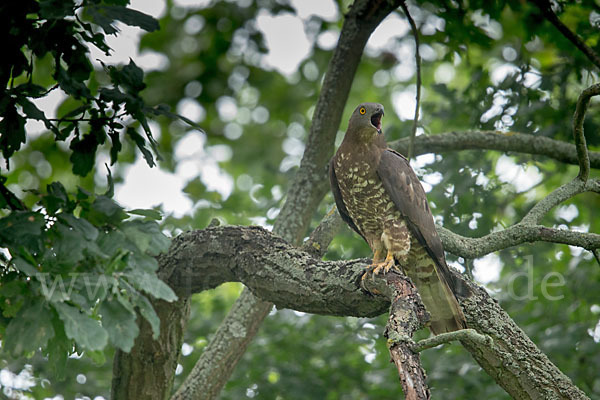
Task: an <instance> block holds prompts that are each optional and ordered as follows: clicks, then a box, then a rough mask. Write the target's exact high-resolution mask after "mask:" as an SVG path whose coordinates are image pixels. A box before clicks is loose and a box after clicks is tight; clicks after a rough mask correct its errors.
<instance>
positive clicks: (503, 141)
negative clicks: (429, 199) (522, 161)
mask: <svg viewBox="0 0 600 400" xmlns="http://www.w3.org/2000/svg"><path fill="white" fill-rule="evenodd" d="M409 140H410V139H409V138H403V139H399V140H395V141H393V142H390V143H389V146H390V147H391V148H392V149H394V150H397V151H399V152H400V153H402V154H407V152H408V145H409ZM458 150H486V151H487V150H497V151H502V152H505V153H510V152H512V153H522V154H533V155H540V156H545V157H548V158H551V159H554V160H556V161H560V162H563V163H567V164H574V165H578V164H579V159H578V158H577V149H576V147H575V145H573V144H571V143H567V142H563V141H560V140H554V139H550V138H547V137H543V136H536V135H530V134H526V133H516V132H508V133H503V132H497V131H466V132H447V133H440V134H437V135H421V136H417V137H416V139H415V150H414V155H415V156H418V155H421V154H427V153H437V154H444V153H448V152H452V151H458ZM589 158H590V165H591V167H592V168H600V152H598V151H591V152H589Z"/></svg>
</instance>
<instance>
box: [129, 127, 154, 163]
mask: <svg viewBox="0 0 600 400" xmlns="http://www.w3.org/2000/svg"><path fill="white" fill-rule="evenodd" d="M126 132H127V134H128V135H129V136H130V137H131V139H132V140H133V142H134V143H135V144H136V146H137V147H138V149H139V150H140V151H141V152H142V155H143V156H144V159H145V160H146V163H147V164H148V166H150V167H154V166H155V165H156V163H155V162H154V157H153V156H152V153H151V152H150V150H148V149H147V148H146V140H145V139H144V137H143V136H142V135H140V134H139V133H137V132H136V131H135V128H132V127H128V128H127V131H126Z"/></svg>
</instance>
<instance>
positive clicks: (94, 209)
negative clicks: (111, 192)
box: [86, 196, 127, 225]
mask: <svg viewBox="0 0 600 400" xmlns="http://www.w3.org/2000/svg"><path fill="white" fill-rule="evenodd" d="M86 218H87V219H88V220H89V221H90V222H91V223H93V224H95V225H104V224H107V223H108V224H114V225H116V224H119V223H120V222H121V221H122V220H124V219H125V218H127V214H126V213H125V211H123V207H121V206H120V205H118V204H117V203H116V202H115V201H114V200H112V199H110V198H109V197H106V196H98V197H96V199H95V200H94V202H93V203H92V206H91V208H90V210H89V214H88V215H87V216H86Z"/></svg>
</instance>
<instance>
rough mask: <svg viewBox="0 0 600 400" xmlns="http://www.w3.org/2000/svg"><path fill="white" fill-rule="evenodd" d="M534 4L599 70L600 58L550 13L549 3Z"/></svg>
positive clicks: (552, 12)
mask: <svg viewBox="0 0 600 400" xmlns="http://www.w3.org/2000/svg"><path fill="white" fill-rule="evenodd" d="M534 2H535V3H536V4H537V6H538V7H539V9H540V11H541V12H542V14H543V15H544V17H546V19H547V20H548V21H550V22H551V23H552V25H554V26H555V27H556V29H558V30H559V31H560V33H562V34H563V36H564V37H565V38H567V39H568V40H570V41H571V42H572V43H573V44H574V45H575V46H576V47H577V48H578V49H579V50H581V52H582V53H583V54H585V56H586V57H587V58H588V59H589V60H590V61H591V62H592V63H594V65H595V66H596V67H597V68H600V56H598V54H596V52H595V51H594V50H592V48H591V47H590V46H588V45H587V44H585V42H584V41H583V40H582V39H581V38H580V37H579V36H578V35H577V34H576V33H575V32H573V31H571V30H570V29H569V27H568V26H566V25H565V24H563V23H562V21H561V20H560V19H559V18H558V16H557V15H556V14H554V11H552V5H551V4H550V2H549V1H548V0H534Z"/></svg>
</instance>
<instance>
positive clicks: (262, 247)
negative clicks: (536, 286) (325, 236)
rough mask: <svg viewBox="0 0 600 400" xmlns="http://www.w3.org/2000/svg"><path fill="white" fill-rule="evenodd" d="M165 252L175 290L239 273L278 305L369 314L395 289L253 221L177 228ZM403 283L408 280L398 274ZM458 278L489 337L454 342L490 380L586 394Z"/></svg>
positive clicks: (357, 264)
mask: <svg viewBox="0 0 600 400" xmlns="http://www.w3.org/2000/svg"><path fill="white" fill-rule="evenodd" d="M165 258H166V259H169V260H173V261H172V263H173V264H172V265H171V266H170V267H173V268H169V269H170V270H171V271H172V272H173V273H172V275H171V276H169V277H166V280H167V282H168V283H169V284H170V285H171V286H172V287H174V288H176V289H177V291H178V292H181V291H183V292H186V291H189V290H191V291H193V292H195V291H200V290H204V289H207V288H211V287H216V286H218V285H219V284H221V283H223V282H225V281H238V282H239V281H241V282H243V283H244V284H245V285H246V286H247V287H249V288H250V289H251V290H252V292H253V293H254V294H255V295H256V296H257V297H260V298H262V299H264V300H266V301H269V302H273V303H275V304H276V305H277V306H278V307H280V308H291V309H295V310H299V311H304V312H310V313H317V314H327V315H352V316H374V315H378V314H382V313H385V312H387V311H388V307H389V305H390V301H391V300H392V299H394V295H395V294H396V293H397V291H395V289H394V288H390V285H388V284H386V281H385V280H384V279H381V278H377V279H375V281H374V282H372V283H371V282H368V284H369V285H371V284H372V285H374V286H373V287H369V288H368V289H369V291H372V289H373V288H376V289H377V291H378V292H380V293H381V294H380V295H372V294H370V293H367V292H365V291H364V290H362V289H361V288H360V277H361V276H362V274H363V272H364V267H365V266H366V262H365V261H366V260H351V261H333V262H324V261H321V260H319V259H316V258H314V257H312V256H311V255H309V254H308V253H306V252H303V251H301V250H299V249H297V248H295V247H293V246H291V245H289V244H288V243H287V242H285V241H284V240H282V239H280V238H278V237H276V236H274V235H272V234H271V233H269V232H268V231H266V230H264V229H262V228H258V227H233V226H232V227H214V228H208V229H205V230H203V231H194V232H189V233H185V234H183V235H181V236H179V237H178V238H177V239H176V240H175V241H174V242H173V245H172V247H171V249H170V251H169V253H168V254H167V255H166V256H165ZM398 279H403V278H402V277H398ZM457 279H460V277H457ZM403 284H407V285H409V284H410V283H409V281H407V280H406V281H405V282H404V283H403ZM464 284H466V285H468V287H469V289H470V290H469V292H470V294H469V296H468V297H466V298H459V302H460V304H461V306H462V308H463V311H464V314H465V317H466V319H467V324H468V326H469V327H470V328H472V329H475V330H476V331H477V332H479V333H480V334H483V335H487V336H489V337H490V338H491V339H492V340H493V342H492V343H491V344H490V342H489V341H487V340H484V341H482V340H473V339H471V338H470V337H469V336H465V337H464V338H462V340H461V343H462V344H463V346H464V347H465V348H466V349H467V350H468V351H469V352H470V353H471V354H472V355H473V357H474V358H475V360H476V361H477V362H478V363H479V364H480V365H481V366H482V367H483V368H484V369H485V370H486V372H487V373H488V374H490V375H491V376H492V377H493V378H494V379H495V380H496V381H497V382H498V384H500V385H501V386H502V387H503V388H504V389H505V390H506V391H507V392H508V393H509V394H510V395H511V396H513V397H514V398H519V399H537V398H544V399H583V398H586V397H585V395H584V394H583V393H582V392H581V391H580V390H579V389H577V388H576V387H575V386H574V385H573V384H572V383H571V381H570V380H569V378H568V377H566V376H565V375H563V374H562V373H561V372H560V370H558V368H556V366H554V365H553V364H552V363H551V362H550V361H549V360H548V358H547V357H546V356H545V355H544V354H543V353H542V352H540V351H539V349H538V348H537V347H536V346H535V344H534V343H533V342H531V340H529V338H528V337H527V336H526V335H525V334H524V333H523V331H521V329H520V328H519V327H518V326H517V325H516V324H515V323H514V322H513V321H512V319H510V317H509V316H508V315H507V314H506V313H505V312H504V311H503V310H502V308H501V307H500V306H499V305H498V303H497V302H496V301H495V300H493V299H492V298H490V296H489V294H488V293H487V292H486V291H485V289H483V288H480V287H479V286H477V285H475V284H474V283H472V282H467V281H465V282H464ZM410 303H411V304H415V302H410ZM415 314H418V313H417V312H412V313H410V315H407V316H406V317H401V319H402V318H409V319H411V318H412V319H413V320H411V321H412V322H410V323H415V322H414V319H417V320H420V319H421V317H415ZM391 332H392V331H390V333H391ZM393 332H398V330H393ZM389 337H390V339H391V340H392V342H394V343H395V342H400V341H402V340H401V339H402V335H401V334H398V335H396V336H394V335H393V334H390V335H389ZM401 353H402V354H405V353H404V352H401ZM396 365H398V364H396ZM403 365H407V364H403ZM184 398H185V397H184Z"/></svg>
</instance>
